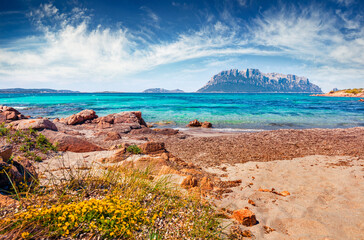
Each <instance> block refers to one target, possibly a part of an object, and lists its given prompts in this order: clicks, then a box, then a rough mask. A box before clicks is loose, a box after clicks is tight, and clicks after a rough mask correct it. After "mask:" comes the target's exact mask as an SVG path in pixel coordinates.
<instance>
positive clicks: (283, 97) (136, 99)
mask: <svg viewBox="0 0 364 240" xmlns="http://www.w3.org/2000/svg"><path fill="white" fill-rule="evenodd" d="M358 100H359V99H358V98H336V97H310V96H309V94H248V93H244V94H201V93H185V94H145V93H144V94H143V93H82V94H0V104H2V105H7V106H12V107H15V108H17V109H18V110H20V111H21V112H22V113H23V114H24V115H31V116H33V117H38V116H43V117H49V118H56V117H66V116H69V115H71V114H74V113H77V112H79V111H81V110H83V109H93V110H95V111H96V113H97V114H98V115H99V116H104V115H107V114H110V113H116V112H121V111H131V110H133V111H134V110H135V111H142V114H143V118H144V119H145V120H146V121H147V122H160V121H173V124H172V125H169V127H184V126H185V125H186V124H187V123H188V122H189V121H190V120H193V119H195V118H197V119H198V120H199V121H210V122H212V123H213V125H214V126H215V127H217V128H225V129H229V128H234V129H256V130H257V129H281V128H346V127H355V126H364V103H363V102H359V101H358Z"/></svg>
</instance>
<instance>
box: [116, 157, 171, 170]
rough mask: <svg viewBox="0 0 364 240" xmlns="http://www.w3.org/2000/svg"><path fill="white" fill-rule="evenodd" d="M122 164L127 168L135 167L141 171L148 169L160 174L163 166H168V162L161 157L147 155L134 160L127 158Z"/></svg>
mask: <svg viewBox="0 0 364 240" xmlns="http://www.w3.org/2000/svg"><path fill="white" fill-rule="evenodd" d="M121 165H122V166H123V167H126V168H134V169H138V170H141V171H145V170H147V169H148V170H149V171H150V172H151V173H152V174H158V172H159V171H160V169H161V168H162V167H163V166H167V162H166V160H164V159H162V158H159V157H157V158H156V157H149V156H146V157H140V158H137V159H132V160H125V161H123V162H122V164H121Z"/></svg>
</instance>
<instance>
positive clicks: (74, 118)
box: [65, 109, 97, 125]
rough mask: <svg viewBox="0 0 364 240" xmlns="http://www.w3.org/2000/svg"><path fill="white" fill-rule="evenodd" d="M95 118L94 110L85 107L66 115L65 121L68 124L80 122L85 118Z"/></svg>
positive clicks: (85, 119)
mask: <svg viewBox="0 0 364 240" xmlns="http://www.w3.org/2000/svg"><path fill="white" fill-rule="evenodd" d="M95 118H97V115H96V113H95V111H94V110H88V109H86V110H83V111H81V112H79V113H76V114H73V115H71V116H69V117H67V118H66V119H65V122H66V124H68V125H76V124H82V123H84V122H85V121H87V120H93V119H95Z"/></svg>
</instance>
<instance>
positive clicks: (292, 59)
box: [0, 0, 364, 92]
mask: <svg viewBox="0 0 364 240" xmlns="http://www.w3.org/2000/svg"><path fill="white" fill-rule="evenodd" d="M247 68H257V69H259V70H260V71H261V72H264V73H268V72H269V73H270V72H277V73H284V74H295V75H298V76H305V77H308V78H309V80H310V81H311V82H313V83H314V84H317V85H319V86H320V87H321V88H322V89H323V90H324V91H329V90H331V89H333V88H339V89H344V88H355V87H364V1H362V0H325V1H309V0H297V1H283V0H278V1H276V0H191V1H183V0H181V1H178V0H172V1H167V0H102V1H101V0H53V1H41V0H0V88H14V87H21V88H53V89H70V90H78V91H121V92H139V91H143V90H145V89H147V88H157V87H161V88H166V89H177V88H178V89H182V90H184V91H187V92H192V91H196V90H198V89H199V88H201V87H202V86H203V85H205V84H206V83H207V82H208V81H209V80H210V78H211V77H212V76H213V75H215V74H217V73H219V72H220V71H223V70H228V69H239V70H244V69H247Z"/></svg>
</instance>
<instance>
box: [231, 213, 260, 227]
mask: <svg viewBox="0 0 364 240" xmlns="http://www.w3.org/2000/svg"><path fill="white" fill-rule="evenodd" d="M232 218H234V219H235V220H237V221H238V222H239V223H240V224H243V225H244V226H247V227H250V226H253V225H255V224H256V223H257V219H256V217H255V214H254V213H253V212H252V211H250V210H249V209H239V210H236V211H234V212H233V215H232Z"/></svg>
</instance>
